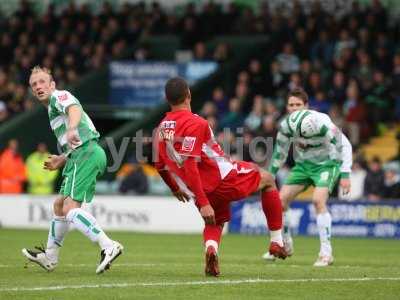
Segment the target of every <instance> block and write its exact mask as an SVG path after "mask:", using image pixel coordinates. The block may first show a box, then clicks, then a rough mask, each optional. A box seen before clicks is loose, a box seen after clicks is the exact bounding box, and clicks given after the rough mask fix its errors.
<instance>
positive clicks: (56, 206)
mask: <svg viewBox="0 0 400 300" xmlns="http://www.w3.org/2000/svg"><path fill="white" fill-rule="evenodd" d="M63 205H64V198H63V197H58V198H57V199H56V200H55V201H54V203H53V212H54V214H55V215H56V216H64V213H63Z"/></svg>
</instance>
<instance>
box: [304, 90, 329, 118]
mask: <svg viewBox="0 0 400 300" xmlns="http://www.w3.org/2000/svg"><path fill="white" fill-rule="evenodd" d="M309 106H310V109H314V110H316V111H319V112H322V113H324V114H327V113H329V110H330V108H331V103H330V102H329V101H328V99H326V96H325V93H324V92H323V91H322V90H321V91H317V92H316V94H315V96H314V97H310V101H309Z"/></svg>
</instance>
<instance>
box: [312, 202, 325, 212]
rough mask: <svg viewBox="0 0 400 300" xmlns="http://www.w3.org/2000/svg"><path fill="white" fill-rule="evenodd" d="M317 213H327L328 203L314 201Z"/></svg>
mask: <svg viewBox="0 0 400 300" xmlns="http://www.w3.org/2000/svg"><path fill="white" fill-rule="evenodd" d="M313 203H314V207H315V211H316V212H317V214H321V213H324V212H326V211H327V207H326V202H325V201H323V200H320V199H313Z"/></svg>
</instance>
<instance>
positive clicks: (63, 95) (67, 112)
mask: <svg viewBox="0 0 400 300" xmlns="http://www.w3.org/2000/svg"><path fill="white" fill-rule="evenodd" d="M29 85H30V87H31V89H32V92H33V94H34V96H35V97H36V98H37V99H38V100H39V101H40V102H41V103H42V104H44V105H45V106H46V107H47V109H48V114H49V120H50V126H51V129H52V130H53V132H54V134H55V136H56V137H57V140H58V142H59V144H60V145H61V147H62V150H63V153H62V154H61V155H51V156H49V159H48V160H47V161H46V162H45V164H44V168H45V169H47V170H49V171H52V170H55V169H59V168H61V167H64V168H63V183H62V186H61V189H60V195H59V197H58V198H57V199H56V200H55V201H54V206H53V212H54V217H53V220H52V221H51V223H50V229H49V235H48V240H47V247H46V249H42V248H38V247H37V249H38V250H39V251H33V250H28V249H25V248H24V249H22V253H23V254H24V255H25V256H26V257H27V258H28V259H29V260H30V261H33V262H35V263H37V264H38V265H40V266H41V267H43V268H44V269H46V270H48V271H52V270H53V269H54V268H55V267H56V266H57V263H58V255H59V249H60V248H61V246H62V243H63V240H64V237H65V235H66V234H67V232H68V229H69V227H70V225H71V226H73V227H74V228H76V229H78V230H79V231H80V232H82V233H83V234H84V235H85V236H87V237H88V238H89V239H90V240H91V241H93V242H96V243H98V244H99V246H100V248H101V261H100V264H99V265H98V267H97V269H96V273H97V274H99V273H102V272H104V271H105V270H107V269H109V267H110V265H111V263H112V261H113V260H114V259H115V258H117V257H118V256H119V255H120V254H121V253H122V249H123V247H122V245H121V244H120V243H118V242H116V241H113V240H111V239H110V238H109V237H108V236H107V235H106V234H105V233H104V231H103V230H102V229H101V227H100V225H99V224H98V223H97V221H96V219H95V218H94V217H93V216H92V215H91V214H90V213H89V212H87V211H85V210H83V209H82V208H81V205H82V203H83V202H90V201H91V200H92V198H93V196H94V191H95V185H96V178H97V177H98V176H99V175H101V174H103V173H104V171H105V168H106V155H105V153H104V150H103V149H102V148H101V147H100V146H99V145H98V144H97V140H98V138H99V136H100V135H99V133H98V132H97V131H96V128H95V127H94V125H93V123H92V121H91V120H90V118H89V117H88V115H87V114H86V113H85V112H84V110H83V108H82V106H81V104H80V103H79V101H78V99H76V98H75V97H74V96H73V95H72V94H71V93H69V92H68V91H61V90H57V89H56V84H55V82H54V80H53V77H52V76H51V73H50V71H49V70H48V69H46V68H41V67H39V66H37V67H34V68H33V69H32V73H31V76H30V79H29Z"/></svg>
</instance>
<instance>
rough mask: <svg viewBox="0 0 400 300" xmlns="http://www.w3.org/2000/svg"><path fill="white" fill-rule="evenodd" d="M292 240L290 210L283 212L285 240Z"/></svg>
mask: <svg viewBox="0 0 400 300" xmlns="http://www.w3.org/2000/svg"><path fill="white" fill-rule="evenodd" d="M290 238H291V233H290V209H288V210H287V211H284V212H283V239H284V240H289V239H290Z"/></svg>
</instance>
